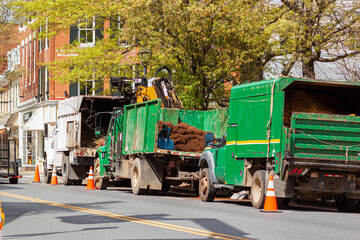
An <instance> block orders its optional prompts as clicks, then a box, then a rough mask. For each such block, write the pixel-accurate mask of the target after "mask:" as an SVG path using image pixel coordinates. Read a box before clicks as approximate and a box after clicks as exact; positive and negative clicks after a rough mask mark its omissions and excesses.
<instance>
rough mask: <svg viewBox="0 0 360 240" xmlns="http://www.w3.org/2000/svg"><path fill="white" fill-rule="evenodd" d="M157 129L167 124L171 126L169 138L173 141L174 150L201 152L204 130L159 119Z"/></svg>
mask: <svg viewBox="0 0 360 240" xmlns="http://www.w3.org/2000/svg"><path fill="white" fill-rule="evenodd" d="M158 124H159V131H160V130H161V129H162V128H163V125H164V124H167V125H168V126H169V127H170V128H171V132H170V138H171V139H172V140H173V141H174V145H175V150H176V151H184V152H203V151H204V149H205V146H204V137H205V133H207V132H205V131H202V130H200V129H197V128H196V127H192V126H190V125H189V124H186V123H179V124H178V125H174V124H172V123H171V122H163V121H159V123H158Z"/></svg>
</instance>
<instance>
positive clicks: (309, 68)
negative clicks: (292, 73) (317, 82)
mask: <svg viewBox="0 0 360 240" xmlns="http://www.w3.org/2000/svg"><path fill="white" fill-rule="evenodd" d="M314 63H315V61H314V60H309V61H303V62H302V72H303V77H304V78H309V79H315V65H314Z"/></svg>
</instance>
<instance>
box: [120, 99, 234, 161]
mask: <svg viewBox="0 0 360 240" xmlns="http://www.w3.org/2000/svg"><path fill="white" fill-rule="evenodd" d="M124 111H125V112H124V119H123V125H124V126H123V127H124V139H123V148H122V149H123V152H122V153H123V154H125V155H128V154H135V153H143V154H155V153H158V154H172V155H180V156H188V157H200V156H201V154H202V151H201V152H189V151H174V150H166V149H160V148H158V147H157V136H158V133H159V121H162V122H171V123H172V124H174V125H177V124H179V123H180V122H183V123H187V124H189V125H190V126H193V127H196V128H197V129H200V130H203V131H210V132H214V133H215V135H217V136H219V137H220V136H222V134H223V133H225V132H226V126H227V117H228V114H227V109H224V110H222V111H219V110H216V111H188V110H179V109H167V108H161V100H158V99H157V100H153V101H148V102H143V103H138V104H133V105H127V106H125V109H124ZM210 118H213V120H214V121H211V120H210ZM215 119H217V120H215ZM219 119H220V121H219ZM221 119H223V120H221ZM209 122H211V123H212V124H209ZM170 138H171V134H170ZM175 149H176V148H175Z"/></svg>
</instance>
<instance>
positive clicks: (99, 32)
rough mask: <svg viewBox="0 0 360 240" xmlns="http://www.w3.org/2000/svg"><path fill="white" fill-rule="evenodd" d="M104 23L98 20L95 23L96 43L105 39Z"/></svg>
mask: <svg viewBox="0 0 360 240" xmlns="http://www.w3.org/2000/svg"><path fill="white" fill-rule="evenodd" d="M103 32H104V22H103V21H101V20H96V23H95V43H96V41H98V40H101V39H103V38H104V34H103Z"/></svg>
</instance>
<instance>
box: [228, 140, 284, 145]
mask: <svg viewBox="0 0 360 240" xmlns="http://www.w3.org/2000/svg"><path fill="white" fill-rule="evenodd" d="M235 143H236V145H256V144H268V143H269V140H250V141H229V142H226V145H235ZM270 143H280V139H271V140H270Z"/></svg>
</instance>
